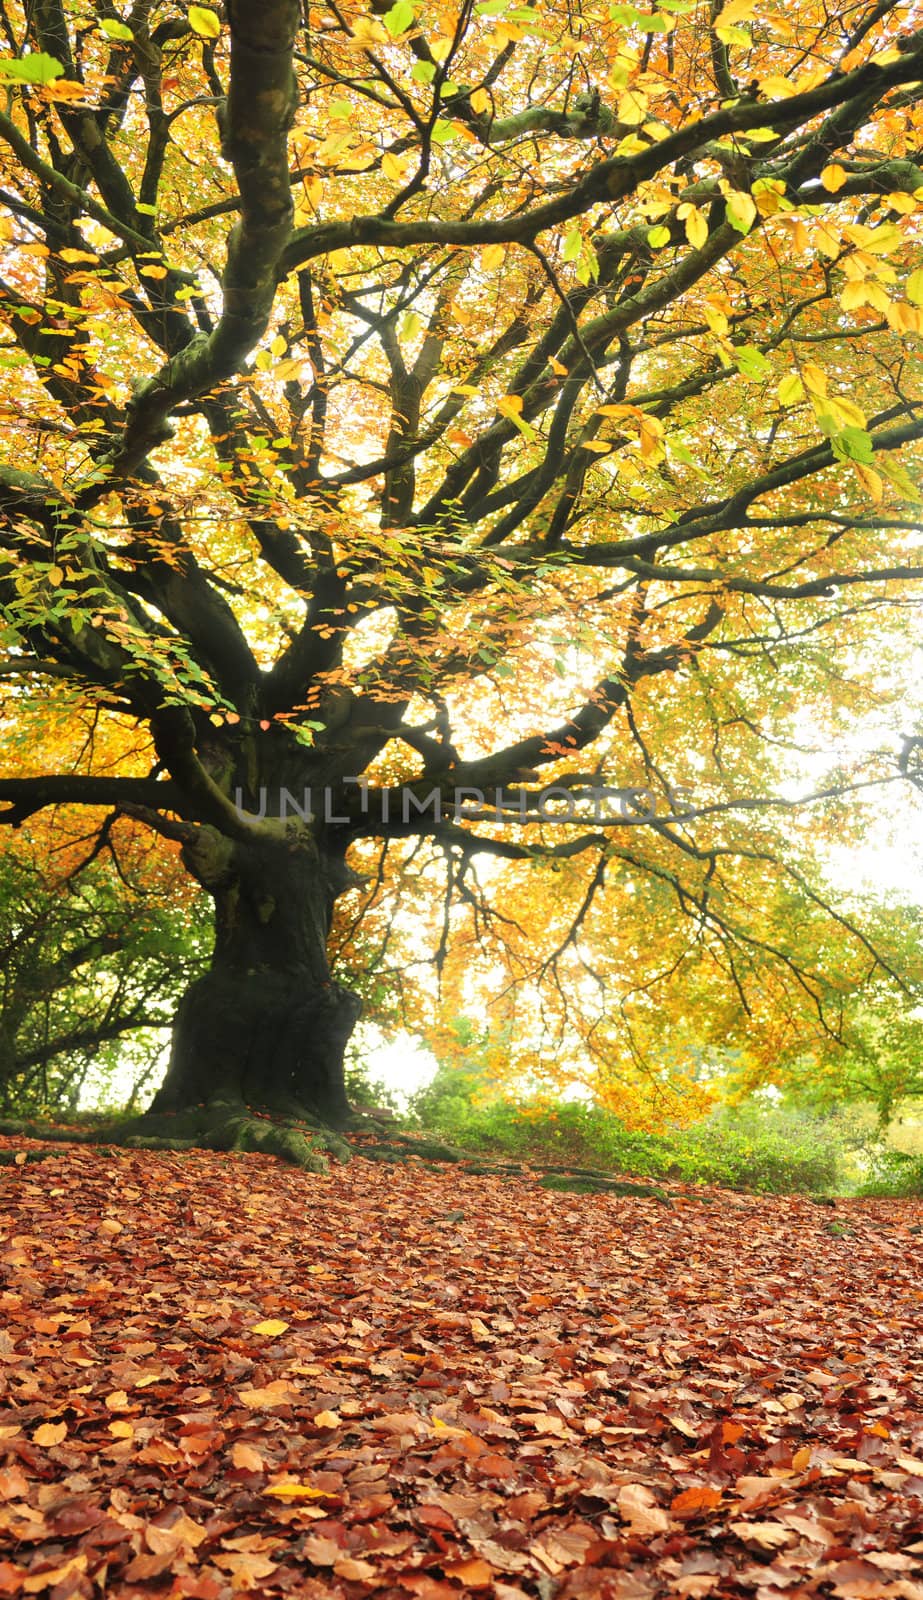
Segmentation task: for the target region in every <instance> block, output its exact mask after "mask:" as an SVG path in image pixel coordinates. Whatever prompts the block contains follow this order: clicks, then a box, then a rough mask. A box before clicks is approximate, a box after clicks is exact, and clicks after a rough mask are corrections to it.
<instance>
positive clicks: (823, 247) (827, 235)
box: [811, 222, 840, 261]
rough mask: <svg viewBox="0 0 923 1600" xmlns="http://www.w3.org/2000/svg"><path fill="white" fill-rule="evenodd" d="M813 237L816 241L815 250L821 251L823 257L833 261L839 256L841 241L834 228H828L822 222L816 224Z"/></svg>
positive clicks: (812, 233) (812, 232) (812, 231)
mask: <svg viewBox="0 0 923 1600" xmlns="http://www.w3.org/2000/svg"><path fill="white" fill-rule="evenodd" d="M811 237H812V239H813V240H814V247H815V249H817V250H819V251H820V253H821V255H822V256H827V257H829V259H830V260H831V261H833V260H834V259H835V258H836V257H837V256H838V255H839V253H840V241H839V239H838V237H837V235H836V234H835V233H834V232H833V230H832V228H828V227H826V226H825V224H824V223H822V222H821V223H815V225H814V227H813V228H812V230H811Z"/></svg>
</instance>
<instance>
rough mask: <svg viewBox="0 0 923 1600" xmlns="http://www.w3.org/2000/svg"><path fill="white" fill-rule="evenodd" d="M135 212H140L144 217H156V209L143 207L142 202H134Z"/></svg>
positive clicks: (154, 207)
mask: <svg viewBox="0 0 923 1600" xmlns="http://www.w3.org/2000/svg"><path fill="white" fill-rule="evenodd" d="M135 210H136V211H140V212H141V214H142V215H143V216H145V217H156V215H157V207H156V206H148V205H145V203H144V201H143V200H137V201H136V202H135Z"/></svg>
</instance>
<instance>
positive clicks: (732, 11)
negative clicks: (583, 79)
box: [717, 0, 756, 28]
mask: <svg viewBox="0 0 923 1600" xmlns="http://www.w3.org/2000/svg"><path fill="white" fill-rule="evenodd" d="M755 10H756V0H728V3H727V5H726V6H722V7H721V12H720V15H719V17H718V19H717V20H718V21H719V22H720V23H721V24H722V26H723V27H725V28H729V27H731V26H732V24H733V23H735V22H749V20H750V18H751V17H752V16H753V13H754V11H755Z"/></svg>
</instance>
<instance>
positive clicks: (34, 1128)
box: [0, 1102, 352, 1173]
mask: <svg viewBox="0 0 923 1600" xmlns="http://www.w3.org/2000/svg"><path fill="white" fill-rule="evenodd" d="M0 1133H10V1134H22V1135H24V1136H26V1137H28V1138H31V1139H42V1140H53V1141H57V1142H67V1143H70V1144H101V1145H109V1146H112V1145H114V1146H117V1147H123V1148H128V1149H132V1150H195V1149H200V1150H229V1151H230V1150H240V1151H254V1152H258V1153H261V1154H263V1155H272V1156H278V1157H279V1159H280V1160H282V1161H286V1162H288V1163H289V1164H290V1165H291V1166H294V1167H300V1168H302V1170H303V1171H305V1172H318V1173H324V1172H327V1170H328V1166H327V1161H326V1156H325V1152H327V1153H329V1154H331V1155H333V1156H335V1157H336V1159H337V1160H338V1161H344V1162H345V1161H348V1160H349V1159H350V1156H351V1154H352V1151H351V1150H350V1147H349V1145H348V1144H347V1143H346V1141H345V1140H344V1139H343V1138H341V1136H340V1135H339V1134H337V1133H334V1132H333V1131H332V1130H331V1129H329V1128H323V1127H322V1126H321V1125H320V1124H319V1123H316V1122H314V1120H313V1119H309V1118H308V1116H307V1114H305V1115H304V1116H303V1117H302V1118H300V1119H299V1120H298V1121H296V1120H294V1119H292V1118H290V1117H289V1118H285V1119H284V1120H282V1119H277V1118H270V1117H264V1116H259V1115H255V1114H254V1113H253V1112H252V1111H250V1110H248V1109H247V1108H246V1107H245V1106H241V1105H236V1104H232V1103H231V1104H229V1103H225V1104H220V1103H217V1102H216V1103H214V1104H213V1105H210V1106H192V1107H190V1108H189V1109H188V1110H187V1111H180V1112H176V1113H175V1114H174V1113H168V1112H145V1113H144V1114H143V1115H141V1116H139V1117H130V1118H128V1119H123V1120H120V1121H115V1122H108V1123H98V1124H97V1123H93V1124H90V1125H89V1126H87V1125H83V1126H80V1127H76V1128H59V1127H49V1126H47V1125H46V1124H44V1123H30V1122H21V1121H19V1120H16V1121H0ZM52 1154H57V1152H56V1151H46V1152H39V1151H28V1152H26V1155H27V1159H29V1160H35V1159H40V1158H41V1156H42V1155H52ZM8 1155H11V1156H12V1157H13V1160H14V1161H15V1155H16V1152H3V1154H2V1158H3V1161H4V1164H6V1158H7V1156H8Z"/></svg>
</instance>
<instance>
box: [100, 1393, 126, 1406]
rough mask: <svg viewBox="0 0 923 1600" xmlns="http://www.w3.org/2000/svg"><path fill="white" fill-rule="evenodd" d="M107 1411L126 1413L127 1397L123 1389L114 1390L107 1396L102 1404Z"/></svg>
mask: <svg viewBox="0 0 923 1600" xmlns="http://www.w3.org/2000/svg"><path fill="white" fill-rule="evenodd" d="M103 1404H104V1405H105V1406H106V1409H107V1410H109V1411H127V1410H128V1396H127V1394H126V1393H125V1390H124V1389H114V1390H113V1391H112V1394H107V1395H106V1398H105V1400H104V1402H103Z"/></svg>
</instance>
